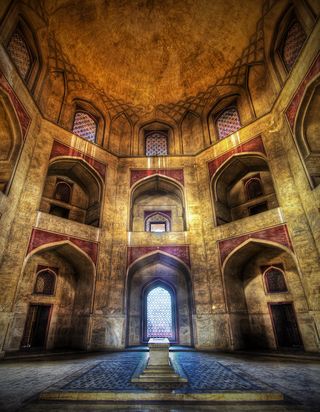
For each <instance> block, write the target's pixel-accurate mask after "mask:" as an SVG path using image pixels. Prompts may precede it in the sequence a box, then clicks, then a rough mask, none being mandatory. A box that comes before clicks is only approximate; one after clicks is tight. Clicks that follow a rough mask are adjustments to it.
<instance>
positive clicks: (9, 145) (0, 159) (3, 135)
mask: <svg viewBox="0 0 320 412" xmlns="http://www.w3.org/2000/svg"><path fill="white" fill-rule="evenodd" d="M21 146H22V136H21V131H20V127H19V121H18V119H17V117H16V114H15V111H14V108H13V107H12V105H11V102H10V99H9V97H8V96H7V94H6V93H5V92H4V91H2V90H1V89H0V191H2V192H3V193H8V191H9V187H10V182H11V179H12V176H13V173H14V170H15V167H16V164H17V162H18V158H19V153H20V149H21Z"/></svg>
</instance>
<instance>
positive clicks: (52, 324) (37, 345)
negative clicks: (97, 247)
mask: <svg viewBox="0 0 320 412" xmlns="http://www.w3.org/2000/svg"><path fill="white" fill-rule="evenodd" d="M44 269H45V270H50V271H51V272H52V273H54V275H55V290H54V293H53V294H50V295H45V294H43V293H34V285H35V282H36V278H37V276H38V274H39V272H40V273H41V270H44ZM94 284H95V266H94V264H93V262H92V260H91V259H90V257H89V256H88V255H87V254H86V253H85V252H83V251H82V250H81V249H79V248H78V247H77V246H75V245H74V244H72V243H71V242H68V241H63V242H57V243H52V244H48V245H44V246H41V247H39V248H37V249H35V250H34V251H33V252H31V253H30V254H29V255H28V256H27V258H26V260H25V264H24V268H23V273H22V277H21V282H20V284H19V290H18V293H17V298H16V304H15V306H16V308H15V315H14V319H13V323H12V329H11V330H12V333H11V334H10V333H9V339H8V342H7V344H6V350H17V349H19V348H20V349H22V350H28V349H31V350H32V349H42V350H44V349H55V348H74V349H88V348H89V346H90V316H91V313H92V305H93V294H94Z"/></svg>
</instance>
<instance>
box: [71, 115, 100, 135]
mask: <svg viewBox="0 0 320 412" xmlns="http://www.w3.org/2000/svg"><path fill="white" fill-rule="evenodd" d="M72 131H73V133H75V134H77V135H78V136H81V137H84V138H85V139H87V140H89V141H90V142H95V140H96V133H97V124H96V122H95V120H94V119H93V118H92V117H91V116H90V115H89V114H88V113H85V112H81V111H79V112H76V115H75V117H74V123H73V129H72Z"/></svg>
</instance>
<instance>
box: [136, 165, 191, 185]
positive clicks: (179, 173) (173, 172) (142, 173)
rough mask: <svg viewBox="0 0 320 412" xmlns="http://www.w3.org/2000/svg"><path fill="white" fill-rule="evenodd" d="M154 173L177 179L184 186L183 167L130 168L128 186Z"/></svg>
mask: <svg viewBox="0 0 320 412" xmlns="http://www.w3.org/2000/svg"><path fill="white" fill-rule="evenodd" d="M156 174H158V175H163V176H168V177H171V178H172V179H174V180H177V181H178V182H179V183H181V184H182V185H183V186H184V173H183V169H131V170H130V187H131V186H132V185H134V184H135V183H136V182H138V181H139V180H141V179H143V178H145V177H148V176H152V175H156Z"/></svg>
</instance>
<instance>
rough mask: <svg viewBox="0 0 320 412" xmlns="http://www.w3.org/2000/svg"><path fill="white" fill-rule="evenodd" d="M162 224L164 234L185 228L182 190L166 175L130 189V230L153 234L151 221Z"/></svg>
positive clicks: (150, 178)
mask: <svg viewBox="0 0 320 412" xmlns="http://www.w3.org/2000/svg"><path fill="white" fill-rule="evenodd" d="M152 218H155V219H156V220H155V221H156V222H159V223H161V222H164V223H165V230H164V232H168V231H172V232H181V231H184V230H185V228H186V217H185V199H184V190H183V187H182V186H181V185H180V184H179V183H178V182H175V181H174V180H173V179H169V178H167V177H165V176H160V175H154V176H151V177H148V178H146V179H143V180H142V181H140V182H138V183H137V184H136V185H135V186H134V187H133V189H132V190H131V205H130V231H133V232H142V231H148V232H152V230H150V229H151V223H152V222H151V220H152Z"/></svg>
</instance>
